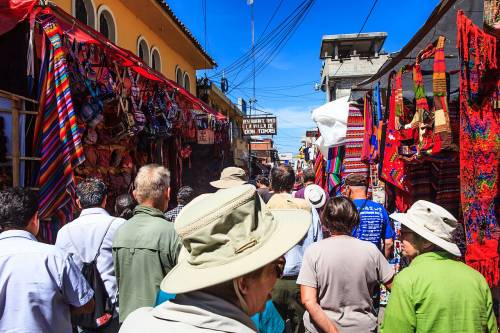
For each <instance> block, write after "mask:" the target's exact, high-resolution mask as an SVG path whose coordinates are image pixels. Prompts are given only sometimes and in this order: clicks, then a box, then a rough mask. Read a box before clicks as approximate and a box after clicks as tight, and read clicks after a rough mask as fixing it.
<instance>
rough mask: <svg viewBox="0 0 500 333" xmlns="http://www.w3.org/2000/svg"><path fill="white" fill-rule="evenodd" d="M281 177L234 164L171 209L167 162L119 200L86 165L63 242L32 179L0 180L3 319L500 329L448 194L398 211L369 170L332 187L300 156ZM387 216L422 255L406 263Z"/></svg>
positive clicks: (251, 327)
mask: <svg viewBox="0 0 500 333" xmlns="http://www.w3.org/2000/svg"><path fill="white" fill-rule="evenodd" d="M269 178H270V179H269ZM269 178H267V177H265V176H263V175H259V176H258V177H257V178H256V179H255V183H254V184H255V185H253V184H251V183H249V180H248V178H247V176H246V174H245V172H244V170H242V169H240V168H236V167H229V168H226V169H224V170H223V171H222V174H221V177H220V179H218V180H215V181H213V182H211V185H212V186H213V187H214V188H215V191H214V193H204V194H200V195H198V196H195V190H194V189H192V188H190V187H188V186H184V187H181V188H180V189H179V191H178V193H177V197H176V201H177V206H176V207H175V208H173V209H170V210H168V206H169V202H170V174H169V172H168V170H167V169H166V168H164V167H163V166H159V165H154V164H150V165H146V166H143V167H142V168H140V170H139V171H138V173H137V176H136V178H135V180H134V190H133V193H132V195H130V194H124V195H121V196H119V197H117V198H116V202H115V205H114V208H115V211H114V212H108V211H107V210H106V209H105V207H108V205H107V199H108V198H107V187H106V184H104V183H103V182H102V181H101V180H99V179H95V178H89V179H86V180H84V181H81V182H80V183H79V184H78V185H77V191H76V204H77V206H78V207H79V209H80V214H79V216H78V218H76V219H75V220H73V221H72V222H70V223H68V224H66V225H65V226H64V227H62V228H61V229H60V230H59V232H58V235H57V239H56V242H55V245H48V244H44V243H40V242H38V241H37V239H36V235H37V233H38V229H39V224H40V221H39V219H38V214H37V211H38V203H37V197H36V195H35V193H34V192H32V191H31V190H29V189H25V188H10V189H5V190H2V191H0V230H1V233H0V332H62V333H66V332H68V333H69V332H118V331H119V332H123V333H131V332H188V333H189V332H193V333H194V332H235V333H236V332H269V333H271V332H272V333H282V332H294V333H300V332H312V333H319V332H343V333H351V332H352V333H354V332H356V333H358V332H377V331H378V330H380V331H382V332H386V333H387V332H389V333H392V332H394V333H396V332H397V333H400V332H403V333H406V332H408V333H409V332H422V333H423V332H471V333H472V332H489V333H493V332H497V322H496V318H495V315H494V312H493V302H492V296H491V292H490V289H489V286H488V284H487V283H486V281H485V279H484V277H483V276H482V275H481V274H479V273H478V272H476V271H475V270H473V269H472V268H470V267H468V266H466V265H465V264H464V263H463V262H462V261H460V260H459V258H460V257H461V252H460V250H459V248H458V247H457V245H456V244H454V243H453V241H452V239H453V237H452V234H453V232H454V230H455V228H457V224H458V222H457V219H456V218H455V217H454V216H453V215H451V214H450V213H449V212H448V211H446V210H445V209H444V208H442V207H440V206H438V205H436V204H433V203H431V202H427V201H423V200H420V201H417V202H415V203H414V204H413V205H412V206H411V208H409V210H408V211H407V212H406V213H393V214H391V215H389V214H388V212H387V211H386V210H385V208H384V207H383V206H382V205H380V204H378V203H375V202H373V201H372V200H370V199H369V198H368V196H367V193H368V183H367V179H366V178H365V177H363V176H360V175H354V174H353V175H348V176H347V177H346V179H345V180H344V188H345V191H344V193H343V196H336V197H330V196H329V194H328V193H326V192H325V191H324V190H323V189H322V188H321V187H319V186H317V185H315V184H314V172H313V171H312V170H310V169H306V170H304V173H303V186H302V187H301V188H299V189H297V188H296V186H295V183H296V177H295V172H294V170H293V168H292V167H290V166H288V165H280V166H277V167H274V168H273V169H272V170H271V173H270V177H269ZM110 213H112V214H110ZM391 219H392V220H395V221H398V222H399V223H401V225H402V230H401V239H400V240H399V241H401V243H402V251H403V255H404V256H405V257H406V258H407V259H408V260H409V262H410V264H409V266H408V267H406V268H404V269H403V270H402V271H400V272H399V273H397V274H396V272H395V269H394V267H393V266H391V265H390V264H389V263H388V261H387V259H388V258H390V256H391V255H392V253H393V250H392V248H393V246H394V241H395V237H396V234H395V232H394V229H393V226H392V225H391ZM382 285H383V286H385V288H387V289H389V290H391V295H390V298H389V302H388V305H387V307H386V309H385V311H384V314H383V316H379V313H378V310H379V305H378V302H377V299H378V298H379V297H380V296H379V294H380V288H381V286H382Z"/></svg>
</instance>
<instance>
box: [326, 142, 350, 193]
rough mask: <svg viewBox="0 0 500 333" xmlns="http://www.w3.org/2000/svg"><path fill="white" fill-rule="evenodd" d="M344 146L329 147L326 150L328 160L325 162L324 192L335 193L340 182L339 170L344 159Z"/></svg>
mask: <svg viewBox="0 0 500 333" xmlns="http://www.w3.org/2000/svg"><path fill="white" fill-rule="evenodd" d="M344 152H345V148H344V146H340V147H331V148H329V149H328V160H327V162H326V170H325V172H326V174H327V180H326V184H325V191H327V193H333V191H337V190H338V188H339V185H340V184H341V182H342V177H341V169H342V160H343V159H344Z"/></svg>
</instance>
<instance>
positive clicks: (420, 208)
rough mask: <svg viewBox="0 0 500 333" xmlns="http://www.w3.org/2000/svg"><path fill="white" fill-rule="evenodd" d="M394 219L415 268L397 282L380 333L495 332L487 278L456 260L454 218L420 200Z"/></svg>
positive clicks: (407, 271)
mask: <svg viewBox="0 0 500 333" xmlns="http://www.w3.org/2000/svg"><path fill="white" fill-rule="evenodd" d="M391 218H393V219H394V220H396V221H399V222H401V224H402V229H401V239H402V250H403V255H404V256H406V257H408V258H409V259H410V260H411V264H410V266H409V267H407V268H405V269H404V270H402V271H401V273H399V274H398V275H397V276H396V278H395V280H394V284H393V287H392V292H391V296H390V298H389V303H388V305H387V308H386V310H385V315H384V322H383V324H382V327H381V330H382V332H384V333H392V332H394V333H396V332H397V333H406V332H422V333H424V332H464V333H465V332H471V333H472V332H490V333H493V332H497V325H496V319H495V315H494V314H493V305H492V304H493V303H492V297H491V292H490V289H489V287H488V284H487V283H486V280H485V279H484V277H483V276H482V275H481V274H480V273H478V272H477V271H475V270H474V269H472V268H470V267H469V266H467V265H465V264H464V263H463V262H461V261H459V260H458V258H459V257H460V256H461V253H460V250H459V248H458V246H457V245H456V244H454V243H453V241H452V232H453V231H454V230H455V228H456V227H457V220H456V219H455V217H453V215H451V214H450V213H449V212H448V211H447V210H446V209H444V208H442V207H440V206H438V205H436V204H433V203H431V202H428V201H424V200H419V201H417V202H415V203H414V204H413V205H412V206H411V207H410V209H409V210H408V212H407V213H394V214H392V215H391Z"/></svg>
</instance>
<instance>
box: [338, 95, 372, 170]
mask: <svg viewBox="0 0 500 333" xmlns="http://www.w3.org/2000/svg"><path fill="white" fill-rule="evenodd" d="M363 135H364V118H363V111H362V110H361V109H360V108H359V106H358V105H357V104H354V103H351V104H350V105H349V115H348V117H347V132H346V142H345V154H344V160H343V168H342V178H344V177H345V176H347V175H348V174H350V173H358V174H362V175H364V176H366V177H368V165H367V164H366V163H363V162H362V161H361V154H362V150H363Z"/></svg>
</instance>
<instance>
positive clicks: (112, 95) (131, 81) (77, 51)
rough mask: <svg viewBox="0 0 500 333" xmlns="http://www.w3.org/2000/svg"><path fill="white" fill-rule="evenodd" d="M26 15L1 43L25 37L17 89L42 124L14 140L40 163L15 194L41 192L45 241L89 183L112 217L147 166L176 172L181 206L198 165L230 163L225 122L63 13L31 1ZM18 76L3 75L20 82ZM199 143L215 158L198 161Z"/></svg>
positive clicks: (29, 168)
mask: <svg viewBox="0 0 500 333" xmlns="http://www.w3.org/2000/svg"><path fill="white" fill-rule="evenodd" d="M11 11H12V9H11ZM23 13H24V15H22V14H21V12H16V15H14V16H15V17H16V18H17V20H18V21H17V23H16V24H14V23H15V22H13V24H12V26H11V27H6V26H5V25H3V26H1V27H0V28H2V30H1V32H4V33H5V34H4V35H3V36H1V39H0V44H1V43H2V40H9V39H11V38H13V36H11V35H10V34H17V35H16V36H15V38H18V37H19V35H20V34H19V32H18V31H17V30H20V31H27V32H28V33H27V34H25V35H24V36H25V38H24V39H26V36H28V38H27V41H26V42H25V44H24V46H26V48H25V50H24V52H25V57H26V67H25V68H24V71H23V72H20V73H19V72H18V73H17V75H18V81H22V78H24V79H25V81H24V82H25V85H21V86H20V87H19V88H18V90H20V91H21V94H22V95H24V96H27V97H29V99H30V100H32V101H33V102H30V103H31V104H32V105H35V108H34V111H32V114H31V116H33V118H36V119H33V120H32V121H31V122H29V125H30V126H24V127H23V128H22V129H21V131H20V133H18V134H17V135H14V136H13V137H12V141H13V143H14V139H15V138H17V137H22V136H24V137H26V138H28V139H29V140H27V141H26V142H25V146H23V147H22V149H21V150H22V152H20V153H19V154H18V155H23V156H25V155H31V158H33V161H34V163H31V165H29V166H27V167H26V168H24V169H23V172H25V173H26V175H24V176H23V177H22V179H19V177H17V178H18V181H17V183H16V182H14V185H24V186H31V187H33V188H36V189H38V191H39V207H40V211H39V215H40V217H41V219H42V221H43V222H42V225H41V238H42V239H43V240H44V241H47V242H53V241H54V240H55V235H56V233H57V230H58V229H59V228H60V226H61V225H62V224H64V223H66V222H67V221H69V220H71V219H72V218H73V215H74V213H75V211H76V209H75V205H74V188H75V185H76V184H77V183H78V181H79V180H80V179H82V178H86V177H98V178H101V179H103V180H104V181H105V182H106V183H107V184H108V187H109V194H108V205H109V208H111V207H113V204H114V200H113V199H114V198H115V197H116V196H118V195H120V194H123V193H127V192H130V191H131V190H132V186H133V184H132V180H133V179H134V176H135V173H136V172H137V170H138V168H139V167H140V166H142V165H144V164H147V163H157V164H161V165H164V166H166V167H167V168H168V169H169V170H170V172H171V188H172V198H175V194H176V190H177V189H178V188H179V187H180V186H181V185H182V184H183V175H185V173H186V170H187V169H189V168H191V166H192V164H193V160H196V161H198V160H199V159H204V160H208V159H213V160H217V161H223V160H224V156H227V155H228V149H229V147H230V142H229V137H228V129H229V126H228V122H227V119H226V117H224V116H223V115H221V114H219V113H218V112H215V111H213V110H212V109H211V108H210V107H208V106H207V105H206V104H204V103H203V102H202V101H200V100H199V99H197V98H196V97H194V96H192V95H191V94H190V93H189V92H187V91H186V90H184V89H183V88H182V87H180V86H178V85H177V84H176V83H174V82H172V81H170V80H168V79H166V78H165V77H163V76H162V74H161V73H158V72H156V71H154V70H152V69H151V68H149V67H148V66H146V65H145V64H144V63H143V62H142V61H141V60H140V59H139V58H138V57H137V56H135V55H134V54H132V53H131V52H129V51H127V50H124V49H122V48H120V47H118V46H116V45H114V44H113V43H111V42H110V41H109V40H107V39H106V38H105V37H104V36H103V35H101V34H100V33H98V32H97V31H95V30H93V29H92V28H90V27H88V26H86V25H84V24H82V23H81V22H79V21H78V20H76V19H75V18H73V17H72V16H70V15H69V14H67V13H65V12H64V11H62V10H61V9H60V8H58V7H56V6H54V5H49V6H38V5H36V4H35V1H33V6H26V8H24V11H23ZM5 15H6V12H5V11H4V12H2V13H0V17H4V16H5ZM7 28H10V29H9V30H7ZM16 29H17V30H16ZM19 45H23V43H20V44H19ZM14 52H19V50H16V51H14ZM21 63H23V61H21ZM20 66H22V64H21V65H20ZM13 68H14V69H15V70H18V69H19V66H14V67H13ZM12 70H13V69H5V68H4V71H5V72H7V73H11V76H12V77H13V76H15V75H16V73H12ZM0 81H1V80H0ZM1 86H2V87H4V84H2V85H1ZM13 126H14V127H15V128H16V129H18V128H19V126H18V125H16V124H13ZM13 134H14V133H13ZM199 144H203V145H211V147H212V149H210V155H209V156H207V154H205V155H204V156H197V155H196V151H197V150H196V149H193V148H195V146H197V145H199ZM17 147H19V144H17ZM12 157H13V159H12V160H13V161H14V155H12ZM220 164H221V165H220V166H216V167H217V168H218V169H217V170H215V171H214V172H216V173H218V172H220V169H221V168H222V166H223V163H220ZM18 168H19V162H18V163H17V165H14V164H12V170H13V171H12V173H13V174H17V173H18V170H17V169H18ZM219 168H220V169H219ZM189 174H190V175H191V177H193V175H196V170H195V171H193V170H191V171H190V172H189ZM174 201H175V200H174ZM172 203H173V204H175V203H174V202H172ZM111 211H112V210H111Z"/></svg>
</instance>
